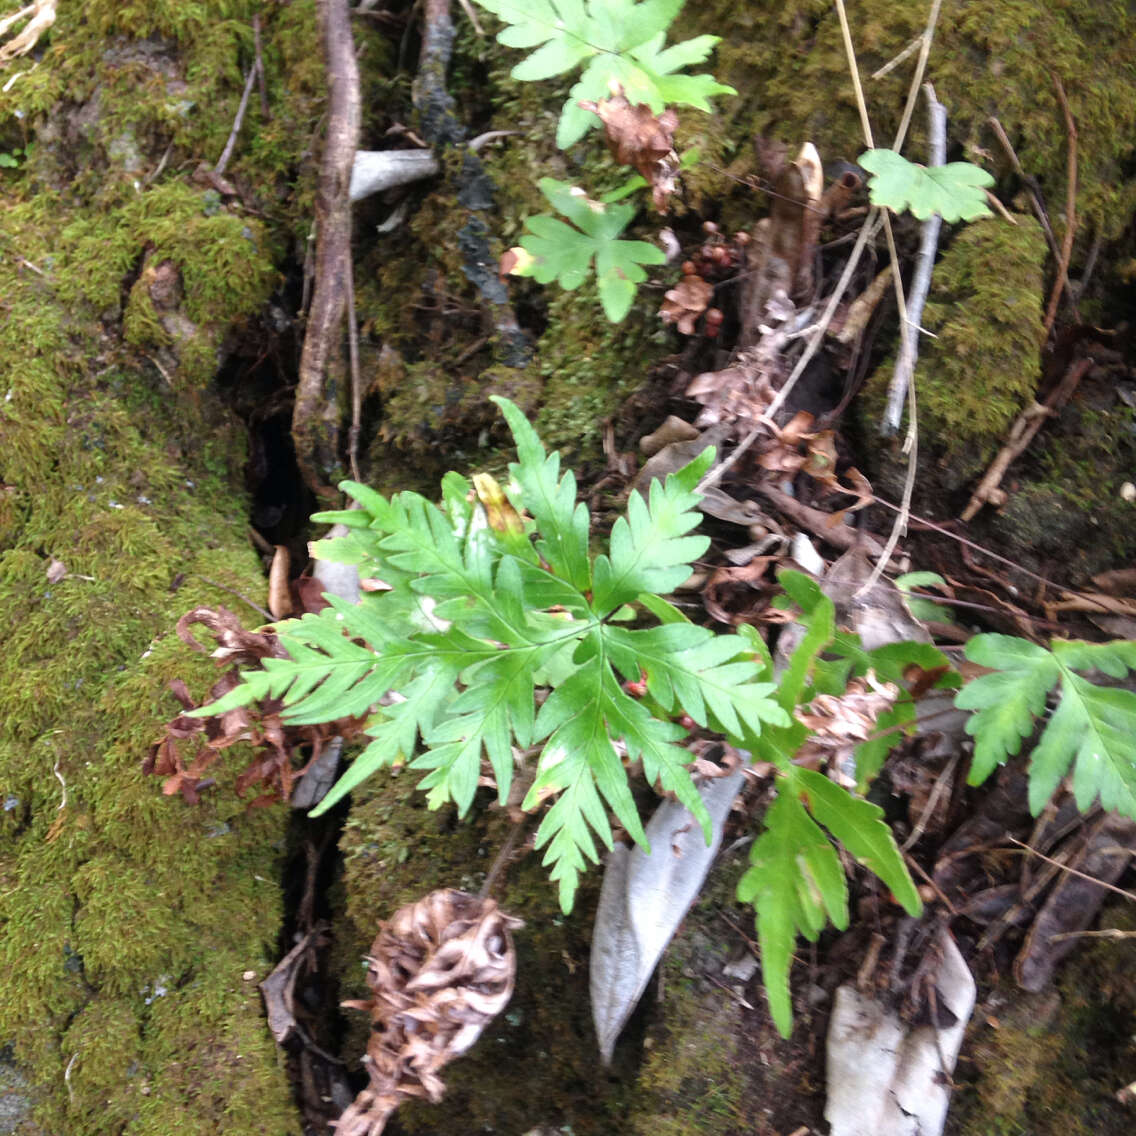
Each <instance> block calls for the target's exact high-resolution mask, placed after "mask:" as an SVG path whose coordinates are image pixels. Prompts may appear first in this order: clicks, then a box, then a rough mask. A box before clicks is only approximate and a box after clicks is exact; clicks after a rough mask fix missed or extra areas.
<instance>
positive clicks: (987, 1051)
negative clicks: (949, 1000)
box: [948, 904, 1136, 1136]
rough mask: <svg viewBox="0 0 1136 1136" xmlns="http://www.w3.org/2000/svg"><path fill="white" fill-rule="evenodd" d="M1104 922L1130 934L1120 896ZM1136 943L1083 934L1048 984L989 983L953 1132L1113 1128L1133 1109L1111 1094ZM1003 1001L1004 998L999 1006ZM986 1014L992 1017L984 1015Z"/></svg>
mask: <svg viewBox="0 0 1136 1136" xmlns="http://www.w3.org/2000/svg"><path fill="white" fill-rule="evenodd" d="M1101 926H1102V927H1112V928H1116V929H1118V930H1121V931H1125V932H1128V933H1131V932H1132V931H1133V930H1136V917H1134V916H1133V914H1132V908H1131V905H1126V904H1118V905H1113V906H1112V907H1111V908H1110V909H1107V910H1106V911H1105V912H1104V913H1103V914H1102V917H1101ZM1134 965H1136V944H1134V943H1133V941H1132V940H1131V939H1128V940H1124V939H1120V940H1097V941H1095V942H1090V943H1086V944H1085V945H1084V947H1083V948H1082V949H1081V950H1080V951H1078V953H1077V954H1076V955H1075V956H1073V958H1072V959H1071V960H1070V961H1069V962H1068V963H1067V964H1066V966H1065V967H1064V969H1063V971H1062V973H1061V975H1060V977H1059V979H1058V982H1057V988H1056V990H1052V991H1049V992H1046V993H1043V994H1040V995H1036V996H1023V995H1022V993H1021V992H1020V991H1016V990H1009V991H1007V992H1006V993H1005V995H1004V998H1003V997H1001V996H999V995H998V992H997V991H996V992H995V994H994V996H992V997H991V998H990V999H989V1000H988V1005H989V1006H990V1007H991V1008H990V1009H989V1012H988V1013H987V1014H985V1015H982V1014H980V1015H978V1016H976V1019H975V1021H974V1023H973V1024H972V1025H971V1027H970V1030H969V1034H968V1038H967V1042H966V1044H965V1047H964V1050H963V1055H964V1061H963V1064H962V1065H961V1066H960V1068H959V1071H958V1073H957V1074H956V1079H957V1080H958V1081H959V1082H960V1086H961V1087H960V1088H959V1089H958V1090H957V1091H956V1093H955V1096H954V1101H953V1108H952V1116H951V1119H950V1122H949V1126H948V1132H949V1133H951V1134H952V1136H1121V1134H1122V1133H1127V1132H1130V1131H1131V1130H1132V1114H1131V1109H1130V1108H1126V1107H1125V1106H1123V1105H1121V1104H1120V1103H1119V1102H1118V1101H1117V1100H1116V1099H1115V1093H1116V1092H1117V1090H1118V1089H1120V1088H1122V1087H1123V1086H1124V1085H1126V1084H1128V1083H1129V1082H1130V1081H1131V1079H1132V1066H1133V1059H1134V1058H1136V1042H1134V1036H1136V1034H1134V1027H1136V994H1134V988H1133V984H1132V972H1133V966H1134ZM1003 1001H1006V1002H1008V1005H1005V1006H1003V1005H1002V1003H1003ZM991 1019H993V1020H991Z"/></svg>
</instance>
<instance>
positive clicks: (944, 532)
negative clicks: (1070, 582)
mask: <svg viewBox="0 0 1136 1136" xmlns="http://www.w3.org/2000/svg"><path fill="white" fill-rule="evenodd" d="M872 500H873V501H874V502H875V503H876V504H877V505H883V507H884V508H885V509H891V511H892V512H893V513H898V512H899V506H898V505H893V504H892V503H891V502H890V501H887V500H885V499H884V498H883V497H880V496H878V495H876V494H873V495H872ZM911 521H912V523H913V524H916V525H919V526H920V527H922V528H925V529H930V530H931V531H932V532H937V533H939V534H940V535H941V536H945V537H949V538H950V539H951V540H954V541H957V542H958V543H959V544H961V545H965V547H967V548H970V549H973V550H974V551H975V552H979V553H981V554H982V555H983V556H988V557H989V558H990V559H991V560H997V561H998V563H999V564H1004V565H1005V566H1006V567H1007V568H1013V569H1014V571H1016V572H1021V573H1022V575H1023V576H1028V577H1029V578H1030V579H1031V580H1036V581H1037V582H1038V583H1039V584H1045V585H1046V586H1047V587H1050V588H1056V589H1057V590H1058V591H1063V592H1068V591H1070V589H1069V588H1066V587H1065V585H1064V584H1059V583H1057V581H1056V580H1051V579H1049V577H1048V576H1039V575H1038V574H1037V573H1036V572H1032V571H1030V569H1029V568H1026V567H1025V565H1023V564H1019V563H1018V562H1017V561H1016V560H1007V559H1006V557H1005V556H999V555H998V553H996V552H992V551H991V550H990V549H989V548H985V547H983V545H981V544H976V543H975V542H974V541H973V540H967V539H966V537H964V536H959V534H958V533H956V532H951V530H950V529H948V528H944V526H943V525H938V524H936V523H935V522H934V521H929V520H928V519H927V518H926V517H920V516H917V515H916V514H914V513H912V514H911ZM1073 594H1082V595H1083V594H1084V593H1073Z"/></svg>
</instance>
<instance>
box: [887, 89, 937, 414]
mask: <svg viewBox="0 0 1136 1136" xmlns="http://www.w3.org/2000/svg"><path fill="white" fill-rule="evenodd" d="M923 91H924V93H925V94H926V95H927V112H928V119H929V123H930V126H929V129H930V154H929V156H928V162H927V164H928V165H929V166H931V167H932V168H933V167H935V166H941V165H943V164H944V163H945V162H946V160H947V108H946V107H945V106H943V104H942V103H941V102H939V100H938V99H937V98H935V88H934V87H932V86H931V84H930V83H926V84H924V87H923ZM942 227H943V218H942V216H941V215H940V214H938V213H932V214H931V216H930V217H928V218H927V220H926V221H924V222H923V235H922V239H921V240H920V242H919V255H918V257H917V258H916V261H915V274H914V276H913V277H912V278H911V288H910V291H909V293H908V302H907V316H908V320H909V321H910V322H909V324H908V328H909V331H910V334H909V335H908V336H907V338H906V340H905V341H904V343H903V344H901V346H900V352H899V358H898V359H897V360H896V363H895V371H894V372H893V374H892V377H891V385H890V386H889V387H888V397H887V409H886V410H885V411H884V420H883V424H882V427H881V433H883V434H885V435H892V434H895V433H896V432H897V431H898V430H899V422H900V417H901V415H902V412H903V401H904V398H905V397H906V396H907V386H908V384H909V383H910V382H911V379H912V376H913V375H914V373H915V364H916V363H917V362H918V360H919V335H918V329H919V326H920V325H921V324H922V322H923V305H924V304H925V303H926V302H927V293H928V292H929V291H930V289H931V271H932V269H933V268H934V266H935V254H936V253H937V252H938V248H939V232H940V231H941V230H942Z"/></svg>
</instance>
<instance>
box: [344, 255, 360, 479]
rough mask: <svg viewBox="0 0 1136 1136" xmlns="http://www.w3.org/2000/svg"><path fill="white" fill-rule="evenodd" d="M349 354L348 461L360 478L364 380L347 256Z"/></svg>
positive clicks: (351, 266) (352, 271)
mask: <svg viewBox="0 0 1136 1136" xmlns="http://www.w3.org/2000/svg"><path fill="white" fill-rule="evenodd" d="M347 354H348V358H349V360H350V364H351V429H350V430H349V431H348V434H347V462H348V465H349V466H350V468H351V476H352V477H353V478H354V479H355V480H356V481H358V480H359V432H360V430H361V429H362V424H363V382H362V379H361V378H360V377H359V328H358V327H357V326H356V323H355V265H354V264H353V263H352V261H351V258H350V257H348V258H347Z"/></svg>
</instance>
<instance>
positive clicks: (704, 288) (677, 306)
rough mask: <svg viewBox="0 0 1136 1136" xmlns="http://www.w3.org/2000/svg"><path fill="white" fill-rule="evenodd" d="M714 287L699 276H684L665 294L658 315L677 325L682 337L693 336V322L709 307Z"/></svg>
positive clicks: (664, 321)
mask: <svg viewBox="0 0 1136 1136" xmlns="http://www.w3.org/2000/svg"><path fill="white" fill-rule="evenodd" d="M713 296H714V285H713V284H711V283H710V282H709V281H707V280H703V279H702V277H701V276H693V275H692V276H684V277H683V278H682V279H681V280H680V281H679V282H678V283H677V284H676V285H675V286H674V287H673V288H672V289H671V290H670V291H669V292H668V293H667V294H666V298H665V299H664V300H663V306H662V307H661V308H660V309H659V315H660V316H661V317H662V320H663V323H673V324H677V325H678V330H679V331H680V332H681V333H682V334H683V335H693V334H694V321H695V320H696V319H698V317H699V316H700V315H701V314H702V313H703V312H704V311H705V310H706V309H707V307H709V305H710V301H711V299H713Z"/></svg>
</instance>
